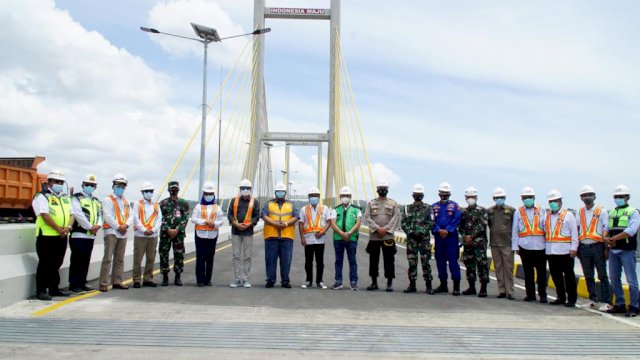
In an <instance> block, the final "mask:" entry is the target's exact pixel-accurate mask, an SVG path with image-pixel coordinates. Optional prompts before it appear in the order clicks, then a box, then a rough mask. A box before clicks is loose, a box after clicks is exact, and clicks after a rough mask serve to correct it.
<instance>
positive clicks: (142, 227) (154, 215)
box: [133, 181, 162, 289]
mask: <svg viewBox="0 0 640 360" xmlns="http://www.w3.org/2000/svg"><path fill="white" fill-rule="evenodd" d="M154 191H155V187H154V186H153V184H151V183H150V182H148V181H147V182H145V183H143V184H142V186H141V187H140V193H141V194H142V199H140V201H138V202H137V203H135V207H134V210H133V228H134V229H135V232H134V234H133V287H134V288H136V289H139V288H140V280H141V279H142V286H147V287H156V286H158V285H157V284H156V283H155V282H154V281H153V264H154V263H155V262H156V248H157V247H158V235H159V233H160V226H162V212H161V211H160V206H159V205H158V202H157V201H154V199H153V192H154ZM143 256H144V257H145V265H144V276H142V274H143V273H142V266H141V265H140V264H141V262H142V257H143Z"/></svg>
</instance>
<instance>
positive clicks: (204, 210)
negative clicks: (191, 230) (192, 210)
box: [196, 204, 218, 231]
mask: <svg viewBox="0 0 640 360" xmlns="http://www.w3.org/2000/svg"><path fill="white" fill-rule="evenodd" d="M209 207H211V213H210V215H209V216H207V209H209ZM217 215H218V204H213V205H202V204H200V216H201V217H202V219H204V220H209V221H212V222H213V221H216V216H217ZM196 230H203V231H216V230H218V228H217V227H215V226H209V225H206V224H202V225H196Z"/></svg>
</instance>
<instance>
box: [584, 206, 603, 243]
mask: <svg viewBox="0 0 640 360" xmlns="http://www.w3.org/2000/svg"><path fill="white" fill-rule="evenodd" d="M602 209H603V208H602V206H596V209H595V210H594V211H593V217H592V218H591V223H589V226H587V215H586V210H585V208H581V209H580V231H579V232H578V239H579V240H585V239H590V240H594V241H600V242H602V234H598V231H597V230H598V220H599V218H600V213H601V212H602Z"/></svg>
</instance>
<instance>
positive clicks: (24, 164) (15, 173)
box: [0, 156, 47, 210]
mask: <svg viewBox="0 0 640 360" xmlns="http://www.w3.org/2000/svg"><path fill="white" fill-rule="evenodd" d="M44 160H45V158H44V157H43V156H36V157H32V158H0V209H15V210H21V209H25V210H26V209H29V208H30V207H31V199H33V195H35V193H36V192H38V191H41V190H42V189H41V184H42V182H43V181H46V178H47V176H46V175H43V174H38V169H37V167H38V165H39V164H40V163H41V162H43V161H44Z"/></svg>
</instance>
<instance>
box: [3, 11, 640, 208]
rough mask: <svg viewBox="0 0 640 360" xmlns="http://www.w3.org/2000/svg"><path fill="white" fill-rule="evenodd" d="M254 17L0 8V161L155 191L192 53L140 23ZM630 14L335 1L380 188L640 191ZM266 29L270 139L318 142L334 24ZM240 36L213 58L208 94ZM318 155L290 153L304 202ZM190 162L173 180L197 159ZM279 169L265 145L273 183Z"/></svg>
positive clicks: (181, 118) (638, 57) (175, 149)
mask: <svg viewBox="0 0 640 360" xmlns="http://www.w3.org/2000/svg"><path fill="white" fill-rule="evenodd" d="M328 4H329V1H285V0H282V1H275V0H274V1H267V5H268V6H283V7H287V6H296V7H319V8H324V7H328ZM252 16H253V2H252V1H250V0H220V1H213V0H211V1H207V0H164V1H150V0H138V1H125V0H119V1H109V2H101V1H94V0H88V1H72V0H64V1H53V0H24V1H20V2H11V3H9V4H8V5H6V6H3V7H2V8H1V9H0V43H2V44H3V48H5V49H11V51H9V52H8V53H7V56H3V58H2V59H0V126H1V128H2V130H3V131H2V132H1V134H0V141H2V143H3V145H4V146H3V148H4V151H3V155H4V156H32V155H36V154H39V155H45V156H46V157H47V162H45V163H44V164H43V165H42V167H41V171H46V170H48V169H50V168H62V169H64V170H65V171H66V172H67V173H68V174H69V178H70V183H71V184H72V185H76V186H77V185H79V181H80V178H81V177H82V176H83V175H84V174H85V173H86V172H95V173H96V174H97V175H98V176H99V178H100V179H103V181H102V184H104V186H102V187H100V188H99V190H100V191H102V195H104V194H106V191H107V188H108V187H109V186H108V183H109V180H110V178H111V176H112V175H113V174H114V173H116V172H120V171H121V172H124V173H125V174H127V175H128V176H129V177H130V179H131V181H132V184H133V185H134V186H135V187H136V188H137V186H138V185H139V184H141V183H142V182H143V181H145V180H150V181H152V182H154V183H155V184H160V183H162V181H163V180H164V177H165V176H166V174H167V173H168V171H169V170H170V168H171V166H172V164H173V162H174V161H175V159H176V158H177V156H178V153H179V151H180V149H181V147H182V146H183V144H184V143H185V141H186V140H187V138H188V136H189V135H190V133H191V131H193V129H194V128H195V125H197V123H198V122H199V108H198V106H199V103H200V96H201V95H200V94H201V81H202V80H201V76H202V73H201V66H202V65H201V64H202V63H201V61H202V55H201V48H200V47H199V46H198V44H195V43H194V44H193V46H191V45H190V44H188V43H185V42H180V41H177V42H175V41H172V40H171V39H168V38H163V37H159V36H150V35H149V34H146V33H143V32H141V31H139V30H138V27H139V26H153V27H157V28H159V29H162V30H164V31H167V32H174V33H180V34H185V35H188V36H190V35H191V32H192V30H191V28H190V27H189V25H188V24H189V22H191V21H193V22H199V23H202V24H205V25H211V26H213V27H217V28H218V30H219V31H220V33H221V34H235V33H238V32H243V31H250V29H251V27H252V26H251V23H252ZM639 17H640V4H638V2H636V1H616V2H607V3H603V2H600V1H595V0H594V1H566V2H561V3H559V2H557V1H536V2H530V1H512V2H509V3H508V4H506V3H505V2H502V1H500V2H498V1H487V2H482V3H478V2H468V1H467V2H464V1H448V2H442V1H417V0H415V1H413V0H411V1H402V2H388V1H365V0H352V1H344V2H343V5H342V47H343V51H344V56H345V58H346V61H347V65H348V67H349V71H350V74H351V78H352V83H353V86H354V92H355V95H356V100H357V102H358V107H359V110H360V115H361V120H362V126H363V130H364V132H365V135H366V138H367V144H368V146H369V154H370V158H371V161H372V162H373V163H375V164H376V165H375V168H376V169H377V171H378V173H377V174H376V176H378V177H379V176H384V177H388V178H389V180H390V181H391V183H392V187H391V192H390V195H391V196H392V197H394V198H396V199H398V200H399V201H401V202H407V201H409V199H410V193H411V187H412V185H413V184H414V183H416V182H421V183H423V184H424V185H425V187H426V188H427V190H428V191H429V194H427V199H430V200H435V195H436V191H435V189H436V187H437V185H438V183H440V182H441V181H445V180H447V181H449V182H451V183H452V185H453V187H454V199H455V200H458V201H462V200H463V199H462V192H463V191H464V189H465V188H466V187H467V186H474V187H476V188H478V190H479V191H480V194H481V196H480V203H481V204H485V205H487V204H489V203H490V192H491V190H492V189H493V188H494V187H496V186H502V187H505V188H506V189H507V192H508V193H509V195H510V199H509V200H510V201H508V202H511V203H512V204H514V205H516V204H517V203H518V200H517V194H518V193H519V190H520V189H521V188H522V187H524V186H526V185H530V186H533V187H534V188H535V189H536V190H537V193H538V199H539V200H543V199H544V195H546V193H547V192H548V191H549V190H550V189H552V188H558V189H559V190H560V191H562V192H563V193H564V194H565V197H566V200H565V202H566V203H567V204H569V205H571V206H577V205H578V197H577V191H578V189H579V188H580V187H581V186H582V185H584V184H590V185H592V186H594V187H595V188H596V190H597V191H598V192H599V194H600V199H601V200H602V202H603V203H604V204H605V205H607V206H611V203H612V202H611V198H610V193H611V189H612V188H613V187H614V186H615V185H616V184H618V183H625V184H627V185H629V186H630V187H631V189H632V191H635V190H638V189H640V170H639V167H638V164H637V161H636V160H635V159H636V158H637V155H636V152H637V150H636V149H637V143H638V134H640V86H638V84H639V83H640V70H638V66H637V64H639V63H640V45H639V43H638V41H637V34H638V33H640V23H638V22H637V19H638V18H639ZM33 23H37V24H38V26H37V27H35V28H34V27H33V26H32V25H33ZM267 25H268V26H270V27H271V28H272V29H273V31H272V33H270V34H268V35H267V45H266V73H265V78H266V87H267V104H268V108H269V117H270V128H271V129H272V130H288V129H290V128H291V127H292V126H294V124H296V126H298V127H300V126H299V124H302V125H303V126H304V128H305V129H308V130H309V131H322V130H323V129H324V128H325V127H326V125H325V124H326V122H327V113H328V103H327V102H328V82H327V78H328V61H329V60H328V46H329V42H328V24H327V23H326V22H321V21H319V22H312V23H311V22H300V21H268V23H267ZM244 41H245V40H242V39H241V40H238V41H234V42H231V41H229V42H227V43H222V44H216V46H214V47H212V48H211V51H210V67H209V70H210V77H209V84H208V88H209V93H210V94H212V93H214V92H215V90H216V89H217V87H218V82H219V71H220V66H221V64H222V66H223V70H227V69H228V68H229V66H230V65H231V63H232V60H233V59H234V58H235V56H237V54H238V52H239V50H240V49H241V48H242V46H243V45H244ZM217 45H220V46H217ZM208 154H209V155H208V156H209V159H212V157H213V147H212V149H211V151H210V152H209V153H208ZM314 155H315V149H311V148H309V149H305V148H295V149H294V156H293V165H292V170H293V171H296V170H297V171H298V172H297V173H295V174H294V175H293V176H292V179H291V180H292V181H294V182H295V183H296V187H297V188H298V191H305V189H307V188H308V187H309V186H310V185H311V184H312V183H313V181H314V179H315V170H314V169H315V160H314ZM188 156H189V159H190V161H191V162H190V163H188V164H186V165H185V166H183V167H182V168H180V169H179V172H178V175H177V177H178V178H180V179H182V178H186V176H187V175H188V172H189V170H190V168H191V166H192V165H193V159H195V157H197V149H195V147H194V149H193V150H191V151H190V152H189V154H188ZM282 157H283V152H282V148H275V149H274V151H273V162H274V170H275V171H279V169H280V168H282V163H283V159H282ZM187 162H188V161H187ZM233 181H236V180H235V179H234V180H233ZM135 194H136V196H137V192H135ZM223 195H224V194H223Z"/></svg>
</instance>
